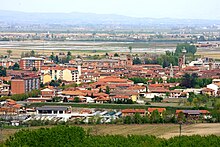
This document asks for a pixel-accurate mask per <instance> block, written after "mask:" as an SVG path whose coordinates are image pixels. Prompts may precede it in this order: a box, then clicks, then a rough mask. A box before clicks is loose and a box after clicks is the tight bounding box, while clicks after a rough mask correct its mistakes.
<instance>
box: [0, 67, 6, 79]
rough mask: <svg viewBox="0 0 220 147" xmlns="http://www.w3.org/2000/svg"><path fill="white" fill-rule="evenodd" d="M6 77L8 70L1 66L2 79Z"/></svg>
mask: <svg viewBox="0 0 220 147" xmlns="http://www.w3.org/2000/svg"><path fill="white" fill-rule="evenodd" d="M5 76H6V68H4V67H3V66H0V77H5Z"/></svg>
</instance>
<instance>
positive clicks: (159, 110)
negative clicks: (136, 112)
mask: <svg viewBox="0 0 220 147" xmlns="http://www.w3.org/2000/svg"><path fill="white" fill-rule="evenodd" d="M156 110H157V111H158V112H159V113H160V115H161V116H162V115H163V112H165V111H166V108H148V110H147V111H148V115H151V114H152V112H153V111H156Z"/></svg>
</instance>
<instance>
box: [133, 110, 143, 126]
mask: <svg viewBox="0 0 220 147" xmlns="http://www.w3.org/2000/svg"><path fill="white" fill-rule="evenodd" d="M134 123H135V124H141V123H142V118H141V115H140V113H135V115H134Z"/></svg>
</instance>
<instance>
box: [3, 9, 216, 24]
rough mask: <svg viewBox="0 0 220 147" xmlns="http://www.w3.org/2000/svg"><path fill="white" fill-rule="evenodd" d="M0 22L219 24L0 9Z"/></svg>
mask: <svg viewBox="0 0 220 147" xmlns="http://www.w3.org/2000/svg"><path fill="white" fill-rule="evenodd" d="M0 22H1V23H8V24H26V25H27V24H56V25H84V24H88V25H89V24H91V25H96V24H101V25H111V24H114V25H146V26H149V25H185V26H195V25H200V26H203V25H204V26H205V25H214V24H216V25H220V20H201V19H172V18H137V17H129V16H122V15H115V14H94V13H77V12H72V13H27V12H17V11H4V10H0Z"/></svg>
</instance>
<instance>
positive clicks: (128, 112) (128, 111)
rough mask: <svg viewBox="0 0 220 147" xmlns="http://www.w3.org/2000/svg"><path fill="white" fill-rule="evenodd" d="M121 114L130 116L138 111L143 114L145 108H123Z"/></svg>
mask: <svg viewBox="0 0 220 147" xmlns="http://www.w3.org/2000/svg"><path fill="white" fill-rule="evenodd" d="M121 112H122V116H123V117H124V116H132V115H135V113H139V114H140V115H141V116H145V114H146V110H145V109H124V110H122V111H121Z"/></svg>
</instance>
